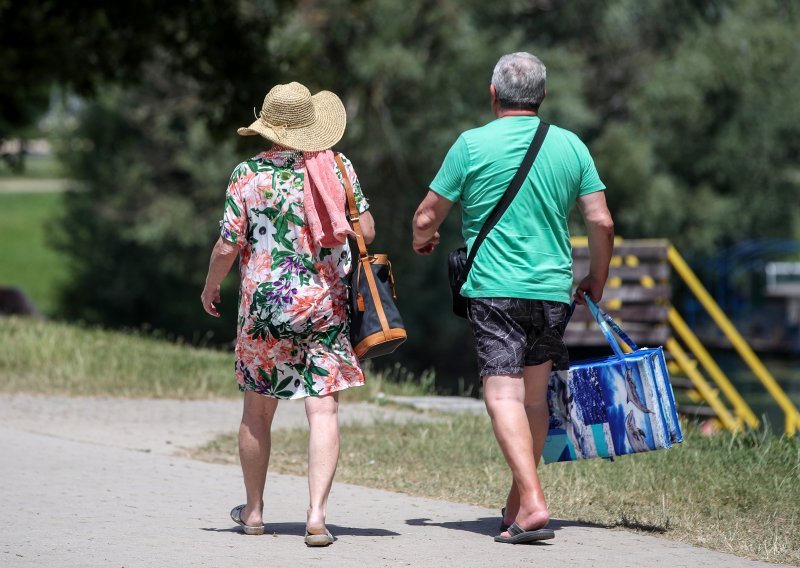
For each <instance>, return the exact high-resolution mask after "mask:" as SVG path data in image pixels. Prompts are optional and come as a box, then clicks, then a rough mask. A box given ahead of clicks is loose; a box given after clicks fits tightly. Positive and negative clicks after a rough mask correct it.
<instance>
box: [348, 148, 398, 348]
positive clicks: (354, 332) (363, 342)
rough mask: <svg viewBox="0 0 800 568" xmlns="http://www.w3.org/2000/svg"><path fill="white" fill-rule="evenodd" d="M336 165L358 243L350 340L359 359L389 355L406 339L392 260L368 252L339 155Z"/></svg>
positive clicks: (351, 299) (353, 281)
mask: <svg viewBox="0 0 800 568" xmlns="http://www.w3.org/2000/svg"><path fill="white" fill-rule="evenodd" d="M336 165H337V166H338V168H339V171H340V172H341V174H342V180H343V181H344V187H345V194H346V195H347V209H348V215H349V218H350V223H351V224H352V226H353V231H354V232H355V234H356V236H355V240H356V243H357V245H358V262H357V263H356V266H355V268H354V269H353V271H352V273H351V274H350V276H349V280H350V281H349V288H350V298H349V300H350V342H351V343H352V344H353V349H354V350H355V352H356V355H357V356H358V358H359V359H361V360H363V359H371V358H373V357H379V356H380V355H388V354H389V353H392V352H393V351H394V350H395V349H397V348H398V347H399V346H400V344H401V343H403V342H404V341H405V340H406V330H405V326H404V325H403V319H402V318H401V317H400V311H399V310H398V309H397V306H396V305H395V303H394V301H395V300H396V299H397V293H396V292H395V287H394V275H393V274H392V263H391V262H389V257H388V255H385V254H369V253H368V252H367V244H366V242H364V235H363V234H362V232H361V223H359V220H358V217H359V213H358V207H357V206H356V196H355V193H354V192H353V185H352V184H351V183H350V177H349V176H348V175H347V171H346V170H345V167H344V164H343V163H342V159H341V157H340V156H339V154H336Z"/></svg>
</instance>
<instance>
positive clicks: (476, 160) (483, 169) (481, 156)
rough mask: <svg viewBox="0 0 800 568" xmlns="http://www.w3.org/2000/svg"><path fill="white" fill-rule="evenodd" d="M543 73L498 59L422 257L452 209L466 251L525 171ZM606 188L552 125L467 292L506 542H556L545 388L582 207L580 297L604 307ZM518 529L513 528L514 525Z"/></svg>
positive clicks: (483, 249)
mask: <svg viewBox="0 0 800 568" xmlns="http://www.w3.org/2000/svg"><path fill="white" fill-rule="evenodd" d="M545 76H546V72H545V66H544V65H543V64H542V62H541V61H540V60H539V59H538V58H537V57H535V56H533V55H531V54H530V53H512V54H509V55H504V56H503V57H501V58H500V60H499V61H498V62H497V65H496V66H495V69H494V73H493V75H492V84H491V86H490V87H489V92H490V94H491V101H492V110H493V111H494V114H495V116H496V117H497V119H496V120H494V121H492V122H490V123H489V124H487V125H485V126H483V127H481V128H475V129H473V130H468V131H466V132H464V133H462V134H461V135H460V136H459V137H458V139H457V140H456V142H455V144H453V146H452V148H450V151H449V152H448V153H447V156H446V157H445V160H444V163H443V164H442V166H441V169H440V170H439V173H438V174H437V175H436V177H435V178H434V180H433V182H431V185H430V191H429V192H428V194H427V195H426V197H425V199H424V200H423V201H422V203H421V204H420V206H419V208H418V209H417V212H416V214H415V215H414V221H413V234H414V237H413V247H414V250H415V251H416V252H417V253H419V254H430V253H431V252H432V251H433V249H434V247H435V246H436V245H437V244H438V243H439V233H438V229H439V226H440V225H441V223H442V221H443V220H444V219H445V217H446V216H447V214H448V212H449V211H450V208H451V207H452V205H453V203H455V202H457V201H461V204H462V207H463V216H462V220H463V234H464V240H465V241H466V243H467V247H468V249H470V250H471V247H472V244H473V243H474V242H475V238H476V236H477V235H478V233H479V231H480V229H481V227H482V225H483V223H484V222H485V221H486V219H487V217H489V214H490V213H491V211H492V210H493V209H494V207H495V205H497V203H498V201H499V200H500V198H501V197H502V196H503V194H504V193H505V192H506V189H507V188H508V186H509V183H510V182H511V179H512V178H513V177H514V174H515V173H516V171H517V169H519V166H520V163H521V162H522V159H523V156H524V155H525V154H526V151H527V150H528V148H529V146H530V145H531V140H532V139H533V136H534V132H535V131H536V130H537V128H538V127H539V124H540V120H539V117H538V112H539V105H540V104H541V103H542V100H543V99H544V97H545V94H546V92H545ZM604 189H605V186H604V185H603V183H602V182H601V181H600V178H599V177H598V174H597V170H596V169H595V166H594V161H593V160H592V157H591V156H590V154H589V151H588V150H587V148H586V146H585V145H584V144H583V143H582V142H581V141H580V140H579V139H578V137H577V136H576V135H575V134H573V133H571V132H569V131H567V130H564V129H561V128H558V127H555V126H551V127H550V128H549V130H548V131H547V132H546V135H545V138H544V141H543V143H542V145H541V148H540V150H539V153H538V156H537V157H536V159H535V161H534V163H533V167H532V168H531V169H530V172H529V173H528V174H527V176H526V177H525V178H524V181H523V183H522V186H521V188H520V190H519V193H518V194H517V195H516V197H515V198H514V200H513V201H512V202H511V204H510V206H509V207H508V209H507V210H506V211H505V213H504V214H503V215H502V217H501V218H500V220H499V221H498V223H497V224H496V225H495V226H494V228H492V229H491V231H490V232H489V233H488V235H487V237H486V239H485V241H484V242H483V243H482V244H481V245H480V248H479V249H478V253H477V256H476V257H475V261H474V265H473V266H472V269H471V270H470V272H469V275H468V278H467V280H466V282H465V284H464V285H463V287H462V288H461V295H462V296H464V297H466V298H468V299H469V309H468V313H469V321H470V325H471V327H472V330H473V333H474V335H475V344H476V348H477V355H478V365H479V368H480V375H481V378H482V381H483V390H484V399H485V402H486V408H487V410H488V412H489V416H490V417H491V420H492V427H493V429H494V433H495V436H496V438H497V441H498V443H499V444H500V448H501V449H502V451H503V455H504V456H505V459H506V462H507V463H508V466H509V468H510V469H511V473H512V482H511V489H510V491H509V493H508V499H507V501H506V506H505V509H504V510H503V515H504V517H503V522H502V527H501V531H502V532H501V534H500V535H499V536H497V537H495V540H496V541H498V542H505V543H511V544H517V543H523V542H532V541H535V540H543V539H547V538H553V536H554V534H553V531H552V530H550V529H546V528H545V526H546V525H547V523H548V520H549V515H548V512H547V505H546V503H545V499H544V493H543V492H542V488H541V485H540V483H539V477H538V475H537V472H536V467H537V465H538V463H539V459H540V457H541V454H542V449H543V447H544V442H545V438H546V436H547V427H548V410H547V384H548V380H549V376H550V372H551V370H552V369H554V368H556V369H561V368H566V367H567V366H568V363H569V361H568V354H567V349H566V346H565V345H564V342H563V340H562V335H563V333H564V328H565V326H566V319H567V313H568V309H569V302H570V293H571V288H572V254H571V246H570V237H569V231H568V227H567V219H568V217H569V211H570V209H571V207H572V205H573V203H575V202H576V201H577V203H578V207H579V208H580V211H581V213H582V214H583V218H584V220H585V223H586V230H587V233H588V237H589V248H590V252H591V254H590V258H591V261H590V267H589V274H588V275H587V276H586V277H585V278H584V279H583V280H582V281H581V283H580V284H579V285H578V288H577V290H576V292H575V299H576V300H577V301H578V302H580V303H583V302H584V294H586V293H588V294H590V295H591V297H592V298H593V299H594V300H596V301H597V300H600V298H601V296H602V294H603V287H604V285H605V282H606V278H607V277H608V265H609V261H610V259H611V253H612V249H613V241H614V226H613V222H612V220H611V214H610V213H609V211H608V207H607V206H606V200H605V193H604V191H603V190H604ZM509 525H510V526H509Z"/></svg>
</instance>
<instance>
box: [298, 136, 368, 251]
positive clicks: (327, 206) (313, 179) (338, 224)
mask: <svg viewBox="0 0 800 568" xmlns="http://www.w3.org/2000/svg"><path fill="white" fill-rule="evenodd" d="M303 157H304V158H305V162H306V177H305V185H304V186H303V192H304V195H303V205H304V207H305V210H306V221H307V222H308V226H309V229H311V236H312V237H313V239H314V242H315V243H316V244H318V245H319V246H321V247H324V248H333V247H337V246H341V245H343V244H344V243H345V241H346V240H347V237H348V235H354V234H355V233H353V230H352V229H351V228H350V223H348V221H347V216H346V215H345V210H344V203H345V194H344V188H343V187H342V183H341V182H340V181H339V178H338V177H337V176H336V173H335V171H334V168H336V161H335V159H334V157H333V152H332V151H330V150H323V151H322V152H304V153H303Z"/></svg>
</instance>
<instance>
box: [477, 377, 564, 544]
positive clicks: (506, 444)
mask: <svg viewBox="0 0 800 568" xmlns="http://www.w3.org/2000/svg"><path fill="white" fill-rule="evenodd" d="M483 397H484V401H485V402H486V409H487V410H488V411H489V417H490V418H491V419H492V428H493V429H494V435H495V437H496V438H497V442H498V443H499V444H500V449H501V450H502V451H503V455H504V456H505V458H506V463H507V464H508V466H509V468H510V469H511V474H512V476H513V479H514V485H515V486H516V489H517V494H518V495H519V498H518V500H519V506H518V511H517V514H516V515H515V518H514V520H515V521H516V522H517V524H519V525H520V527H522V528H523V529H525V530H535V529H539V528H542V527H543V526H545V525H546V524H547V521H548V520H549V516H548V514H547V505H546V504H545V500H544V493H543V492H542V487H541V485H540V484H539V476H538V474H537V472H536V461H535V459H534V452H533V437H532V436H531V428H530V424H529V422H528V416H527V414H526V413H525V384H524V382H523V377H522V376H520V375H500V376H489V377H483ZM503 535H504V536H506V537H507V536H509V535H508V534H507V533H503Z"/></svg>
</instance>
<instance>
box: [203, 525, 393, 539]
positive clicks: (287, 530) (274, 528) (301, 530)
mask: <svg viewBox="0 0 800 568" xmlns="http://www.w3.org/2000/svg"><path fill="white" fill-rule="evenodd" d="M327 527H328V530H330V531H331V533H332V534H333V535H334V536H400V533H396V532H394V531H388V530H386V529H369V528H358V527H343V526H340V525H332V524H328V525H327ZM200 530H202V531H206V532H219V533H237V532H240V533H242V535H243V536H251V535H245V534H244V532H242V528H241V527H240V526H233V527H229V528H215V527H204V528H201V529H200ZM264 530H265V532H264V534H265V535H266V536H269V535H273V534H277V535H293V536H304V535H305V534H306V525H305V523H267V524H266V525H264Z"/></svg>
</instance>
